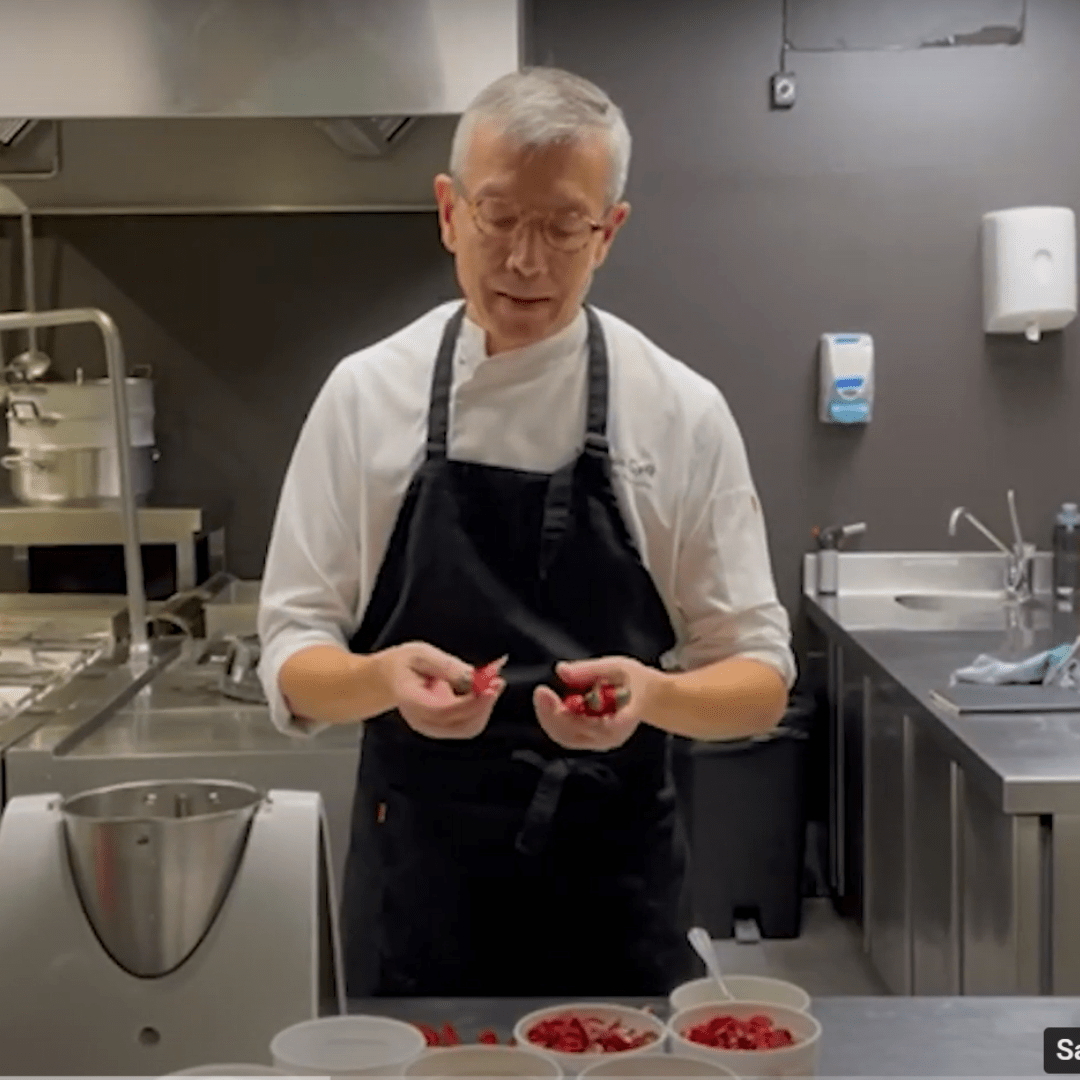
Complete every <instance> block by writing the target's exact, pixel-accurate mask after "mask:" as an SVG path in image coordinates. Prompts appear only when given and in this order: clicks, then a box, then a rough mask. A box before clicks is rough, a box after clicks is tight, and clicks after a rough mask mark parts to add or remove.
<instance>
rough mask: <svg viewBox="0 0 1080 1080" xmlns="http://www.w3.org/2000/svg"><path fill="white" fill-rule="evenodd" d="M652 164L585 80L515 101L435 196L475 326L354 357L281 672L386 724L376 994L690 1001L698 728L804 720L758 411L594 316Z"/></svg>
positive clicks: (352, 959) (306, 713)
mask: <svg viewBox="0 0 1080 1080" xmlns="http://www.w3.org/2000/svg"><path fill="white" fill-rule="evenodd" d="M629 157H630V136H629V133H628V131H627V129H626V125H625V122H624V120H623V118H622V114H621V113H620V111H619V110H618V108H616V106H615V105H614V104H613V103H612V102H611V101H610V99H609V98H608V97H607V96H606V95H605V94H604V93H603V92H602V91H600V90H599V89H597V88H596V87H595V86H593V85H592V84H591V83H588V82H586V81H584V80H582V79H580V78H577V77H575V76H573V75H570V74H567V73H566V72H562V71H558V70H553V69H543V68H540V69H533V70H531V71H526V72H521V73H516V74H512V75H509V76H507V77H505V78H503V79H500V80H499V81H498V82H496V83H494V84H493V85H492V86H491V87H489V88H488V89H487V90H485V91H483V92H482V93H481V94H480V95H479V96H478V97H477V99H476V100H475V101H474V103H473V104H472V105H471V106H470V108H469V109H468V110H467V111H466V112H465V114H464V115H463V116H462V118H461V121H460V124H459V126H458V129H457V132H456V134H455V137H454V143H453V147H452V152H451V162H450V175H445V176H439V177H437V178H436V180H435V193H436V196H437V199H438V206H439V225H440V229H441V232H442V240H443V243H444V245H445V246H446V247H447V249H448V250H449V251H450V252H452V253H453V255H454V259H455V265H456V268H457V276H458V281H459V283H460V286H461V290H462V292H463V294H464V297H465V302H464V304H460V303H457V302H455V303H450V304H444V305H442V306H440V307H438V308H436V309H435V310H433V311H430V312H428V313H427V314H426V315H424V316H422V317H421V318H420V319H418V320H417V321H416V322H414V323H413V324H411V325H410V326H407V327H405V328H404V329H403V330H401V331H399V332H398V333H396V334H394V335H392V336H391V337H389V338H387V339H386V340H384V341H380V342H378V343H376V344H375V345H373V346H371V347H369V348H367V349H363V350H361V351H360V352H358V353H356V354H355V355H353V356H351V357H348V358H347V359H345V360H344V361H342V363H341V364H340V365H339V366H338V367H337V368H336V369H335V371H334V372H333V373H332V374H331V376H330V378H329V379H328V381H327V383H326V385H325V387H324V388H323V390H322V392H321V393H320V395H319V397H318V399H317V400H316V402H315V404H314V406H313V407H312V410H311V413H310V415H309V417H308V419H307V422H306V424H305V426H304V429H303V432H302V434H301V436H300V439H299V442H298V444H297V447H296V450H295V454H294V457H293V460H292V463H291V465H290V467H289V470H288V475H287V476H286V479H285V484H284V488H283V491H282V495H281V503H280V507H279V509H278V515H277V521H276V524H275V527H274V534H273V538H272V540H271V544H270V550H269V554H268V558H267V565H266V570H265V576H264V584H263V594H262V604H261V609H260V615H259V628H260V634H261V636H262V640H263V661H262V669H261V670H262V676H263V680H264V683H265V686H266V691H267V694H268V697H269V699H270V701H271V705H272V710H273V715H274V717H275V720H276V722H277V723H278V724H279V725H280V726H282V727H283V728H284V729H286V730H302V731H308V732H311V731H316V730H319V729H320V728H321V727H323V726H325V725H328V724H341V723H356V722H363V723H364V738H363V749H362V754H361V763H360V772H359V778H358V782H357V791H356V800H355V806H354V812H353V835H352V843H351V848H350V854H349V863H348V868H347V871H346V881H345V887H344V898H343V925H344V940H345V952H346V967H347V978H348V984H349V992H350V994H351V995H354V996H364V995H369V994H392V995H430V996H440V995H455V996H456V995H476V996H496V995H525V996H531V995H558V996H566V995H569V996H572V997H577V996H581V995H586V994H589V995H592V994H597V995H605V996H619V995H627V994H660V993H666V992H667V991H668V990H669V989H670V988H671V986H673V985H674V984H675V983H676V982H678V981H680V980H681V979H683V978H685V977H686V976H687V975H688V974H689V972H690V971H691V970H692V967H691V959H690V956H691V954H690V953H689V950H688V947H687V945H686V942H685V938H684V932H685V928H686V926H685V923H686V920H685V912H684V911H683V909H682V907H681V904H680V901H681V898H682V897H683V896H684V895H685V894H684V892H683V884H684V864H685V857H684V842H683V839H682V833H681V831H680V828H679V825H678V821H677V815H676V812H675V801H674V795H673V789H672V784H671V771H670V754H669V750H670V738H669V733H676V734H680V735H685V736H691V737H694V738H700V739H716V738H732V737H737V736H742V735H747V734H751V733H754V732H760V731H765V730H767V729H769V728H771V727H772V726H773V725H775V724H776V723H777V721H778V720H779V719H780V717H781V716H782V715H783V712H784V709H785V706H786V702H787V694H788V690H789V689H790V687H791V684H792V683H793V681H794V675H795V670H794V661H793V658H792V655H791V651H790V627H789V623H788V618H787V615H786V612H785V611H784V609H783V608H782V607H781V606H780V605H779V603H778V602H777V599H776V593H775V587H774V584H773V580H772V572H771V568H770V565H769V556H768V551H767V545H766V536H765V528H764V522H763V520H762V514H761V510H760V506H759V504H758V500H757V498H756V495H755V492H754V486H753V482H752V480H751V477H750V472H749V468H748V465H747V460H746V454H745V450H744V446H743V443H742V439H741V437H740V434H739V432H738V429H737V427H736V425H735V422H734V419H733V418H732V416H731V414H730V412H729V411H728V408H727V406H726V404H725V402H724V400H723V398H722V397H721V395H720V393H719V391H718V390H717V389H716V388H715V387H714V386H713V385H712V384H711V383H709V382H707V381H706V380H705V379H703V378H701V377H699V376H697V375H696V374H694V373H693V372H692V371H691V370H690V369H689V368H687V367H685V366H684V365H682V364H680V363H679V362H678V361H676V360H673V359H672V358H671V357H669V356H667V355H666V354H665V353H663V352H661V351H660V349H658V348H657V347H656V346H655V345H653V344H652V343H651V342H649V341H648V340H647V339H646V338H645V337H644V336H643V335H641V334H640V333H638V332H637V331H635V330H634V329H633V328H631V327H630V326H629V325H628V324H626V323H625V322H622V321H621V320H619V319H617V318H615V317H614V316H612V315H608V314H606V313H597V312H595V311H593V310H592V309H590V308H587V307H585V306H584V304H583V301H584V298H585V295H586V293H587V291H588V288H589V284H590V282H591V279H592V275H593V272H594V271H595V270H596V268H597V267H599V266H600V264H601V263H602V262H603V261H604V259H605V258H606V256H607V253H608V251H609V250H610V247H611V244H612V241H613V240H614V238H615V235H616V233H617V232H618V231H619V229H620V228H621V227H622V225H623V224H624V223H625V221H626V219H627V215H628V213H629V207H628V206H627V204H626V203H625V202H622V201H621V198H622V193H623V188H624V184H625V181H626V174H627V168H628V163H629ZM504 656H505V657H506V658H507V659H506V662H505V666H503V667H502V668H501V670H500V671H499V674H498V676H496V677H495V678H494V680H493V681H492V683H491V685H490V686H488V687H487V688H486V689H482V690H480V691H479V692H466V693H461V692H460V690H461V688H460V687H457V690H458V691H459V692H455V687H454V686H453V684H454V683H456V682H458V681H459V680H461V679H462V678H463V677H464V678H465V679H466V680H467V679H468V677H469V676H470V674H471V673H472V672H473V669H474V666H479V665H482V664H486V663H488V662H491V661H494V660H496V659H497V658H501V657H504ZM567 661H568V662H567ZM601 680H603V681H606V682H608V683H610V684H614V685H615V686H617V687H620V688H622V690H623V691H624V693H625V692H628V695H629V700H628V701H627V702H626V703H625V704H624V705H623V706H622V707H620V708H619V710H618V712H617V713H616V714H615V715H614V716H609V717H600V718H595V717H589V716H581V715H578V714H577V713H575V712H573V711H571V709H570V708H568V707H567V706H566V705H564V703H563V695H567V694H569V692H570V690H571V689H575V688H576V689H578V690H581V689H583V688H586V687H589V686H591V685H592V684H594V683H595V682H597V681H601ZM747 809H748V812H749V811H750V808H747ZM732 827H733V828H737V827H738V826H737V823H734V822H733V823H732Z"/></svg>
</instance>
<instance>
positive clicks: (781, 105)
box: [771, 71, 796, 109]
mask: <svg viewBox="0 0 1080 1080" xmlns="http://www.w3.org/2000/svg"><path fill="white" fill-rule="evenodd" d="M771 85H772V106H773V108H774V109H790V108H791V107H792V105H794V104H795V92H796V86H795V76H794V75H793V74H792V73H791V72H790V71H778V72H777V73H776V74H775V75H774V76H773V77H772V84H771Z"/></svg>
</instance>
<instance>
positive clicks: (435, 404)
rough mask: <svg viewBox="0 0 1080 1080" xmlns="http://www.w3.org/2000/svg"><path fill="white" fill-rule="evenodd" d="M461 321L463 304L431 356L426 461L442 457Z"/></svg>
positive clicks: (444, 449)
mask: <svg viewBox="0 0 1080 1080" xmlns="http://www.w3.org/2000/svg"><path fill="white" fill-rule="evenodd" d="M464 321H465V305H464V304H462V305H461V307H459V308H458V309H457V311H455V312H454V314H453V315H451V316H450V318H449V319H448V320H447V322H446V326H445V327H444V328H443V333H442V340H441V341H440V342H439V351H438V353H436V355H435V373H434V374H433V375H432V377H431V401H430V404H429V405H428V432H427V456H428V460H429V461H430V460H432V459H433V458H445V457H446V433H447V431H448V430H449V428H450V386H451V384H452V383H453V381H454V348H455V346H456V345H457V339H458V334H460V333H461V324H462V323H463V322H464Z"/></svg>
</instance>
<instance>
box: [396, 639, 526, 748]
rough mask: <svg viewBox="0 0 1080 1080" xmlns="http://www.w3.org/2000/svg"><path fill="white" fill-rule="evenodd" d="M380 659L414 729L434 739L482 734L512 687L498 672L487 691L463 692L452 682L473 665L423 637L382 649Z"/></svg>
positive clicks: (399, 705)
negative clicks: (494, 711) (438, 647)
mask: <svg viewBox="0 0 1080 1080" xmlns="http://www.w3.org/2000/svg"><path fill="white" fill-rule="evenodd" d="M380 661H381V667H382V670H383V678H384V679H385V680H386V684H387V688H388V689H389V692H390V695H391V697H392V698H393V700H394V706H395V708H396V709H397V710H398V712H400V713H401V715H402V718H403V719H404V720H405V723H406V724H408V725H409V727H411V728H412V729H413V731H415V732H418V733H419V734H420V735H426V736H427V737H428V738H429V739H474V738H476V736H477V735H479V734H480V732H482V731H483V730H484V728H486V727H487V724H488V720H490V719H491V711H492V709H494V707H495V702H496V701H498V700H499V695H500V694H501V693H502V692H503V690H504V689H505V688H506V683H505V681H504V680H503V679H501V678H499V677H498V676H496V677H495V678H494V679H493V680H492V681H491V684H490V686H489V687H488V688H487V689H486V690H484V691H483V692H482V693H480V694H472V693H470V694H467V695H465V696H458V695H457V694H455V693H454V691H453V690H452V689H451V686H450V684H451V683H452V682H454V681H456V680H457V679H460V678H463V677H464V678H466V679H468V678H470V677H471V676H472V671H473V669H472V668H471V667H469V665H468V664H466V663H465V662H464V661H463V660H459V659H458V658H457V657H455V656H451V655H450V654H449V653H445V652H443V651H442V650H441V649H436V648H435V646H434V645H428V644H426V643H425V642H422V641H410V642H407V643H406V644H404V645H395V646H393V647H392V648H389V649H387V650H385V652H383V653H382V654H381V656H380ZM500 666H501V665H500Z"/></svg>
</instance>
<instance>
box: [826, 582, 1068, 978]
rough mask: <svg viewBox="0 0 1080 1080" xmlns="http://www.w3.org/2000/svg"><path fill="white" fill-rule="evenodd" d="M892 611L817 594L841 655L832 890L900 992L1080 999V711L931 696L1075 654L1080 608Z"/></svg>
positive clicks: (835, 713) (833, 692) (834, 732)
mask: <svg viewBox="0 0 1080 1080" xmlns="http://www.w3.org/2000/svg"><path fill="white" fill-rule="evenodd" d="M891 602H892V601H890V600H889V599H888V598H875V597H859V596H856V597H854V598H846V597H844V596H839V597H819V596H814V595H806V596H804V610H805V612H806V614H807V616H808V619H809V621H810V623H811V625H812V626H813V627H815V628H816V629H817V630H818V631H819V632H820V633H821V634H822V635H823V636H824V639H825V642H826V647H827V657H828V662H827V669H828V674H827V681H828V684H829V692H828V697H829V701H830V733H831V738H830V743H831V747H832V752H831V758H832V765H831V769H832V773H833V783H832V798H831V806H830V827H831V833H832V848H833V859H832V862H833V866H832V867H831V869H832V872H833V875H832V876H833V883H834V887H836V885H837V882H838V881H839V883H840V888H839V891H841V892H846V893H849V894H850V893H852V892H854V893H855V894H856V896H857V901H856V903H855V904H854V905H853V906H855V907H856V910H857V911H858V912H859V914H860V916H861V921H862V925H863V935H864V944H865V947H866V950H867V952H868V954H869V956H870V959H871V961H872V962H873V964H874V966H875V967H876V969H877V970H878V972H879V974H880V975H881V976H882V978H883V979H884V980H885V982H886V984H887V985H888V986H889V988H890V989H891V990H893V991H894V992H895V993H900V994H965V995H966V994H1033V995H1035V994H1063V995H1069V994H1076V993H1080V920H1078V919H1077V918H1076V912H1077V911H1078V910H1080V711H1077V712H1055V713H1034V712H1022V713H1002V714H989V713H978V714H964V715H957V714H955V713H953V712H951V711H950V710H948V709H945V708H943V707H941V706H940V705H938V704H936V703H935V702H934V701H933V700H932V699H931V697H930V691H931V690H932V689H933V688H935V687H943V686H945V685H946V684H947V682H948V679H949V676H950V674H951V673H952V671H953V670H955V669H956V668H957V667H959V666H961V665H964V664H968V663H970V662H971V661H972V660H974V658H975V657H976V656H977V655H978V654H980V653H989V654H991V655H996V656H999V657H1002V658H1004V659H1009V658H1012V659H1016V658H1019V657H1020V656H1024V655H1031V654H1032V653H1034V652H1037V651H1041V650H1043V649H1047V648H1050V647H1052V646H1055V645H1058V644H1061V643H1062V642H1064V641H1069V640H1071V639H1073V638H1075V637H1076V634H1077V629H1078V627H1077V616H1076V614H1075V613H1066V614H1062V613H1058V612H1053V613H1048V614H1047V616H1046V617H1045V618H1044V619H1042V620H1041V621H1039V622H1037V623H1036V624H1035V625H1032V626H1027V627H1024V628H1021V630H1020V631H1018V630H1017V629H1016V628H1013V630H1012V631H1008V630H1005V629H1002V628H995V629H986V630H926V631H922V630H916V629H910V628H902V627H898V628H897V629H873V628H870V627H873V626H874V625H875V624H876V625H878V626H881V625H887V619H885V618H880V619H879V618H878V617H877V615H876V614H875V612H874V611H871V610H870V609H871V608H872V607H874V605H881V604H886V605H887V604H890V603H891Z"/></svg>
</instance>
